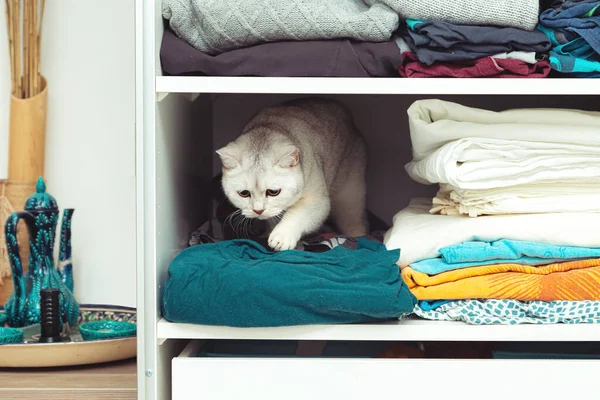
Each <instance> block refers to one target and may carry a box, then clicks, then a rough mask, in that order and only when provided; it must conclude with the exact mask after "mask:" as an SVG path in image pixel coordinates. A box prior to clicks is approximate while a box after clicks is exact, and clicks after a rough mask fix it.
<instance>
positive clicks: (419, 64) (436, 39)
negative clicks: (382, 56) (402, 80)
mask: <svg viewBox="0 0 600 400" xmlns="http://www.w3.org/2000/svg"><path fill="white" fill-rule="evenodd" d="M390 2H393V1H390ZM413 3H416V4H418V6H416V7H415V8H419V9H420V10H419V11H420V13H419V12H417V10H414V11H413V12H411V13H409V14H405V15H404V16H405V17H406V18H407V19H406V29H404V30H401V34H400V36H401V37H400V38H398V39H397V42H398V46H399V47H400V48H401V51H402V53H403V57H404V63H403V65H402V66H401V67H400V70H399V72H400V74H401V75H402V76H405V77H414V78H418V77H457V78H473V77H496V78H516V77H523V78H543V77H546V76H548V74H549V72H550V65H549V64H548V62H547V61H545V58H546V56H547V52H548V50H549V49H550V41H549V39H548V38H547V37H545V35H543V34H540V32H539V31H537V30H534V28H535V25H536V22H537V14H538V12H539V4H538V2H537V1H524V2H519V3H516V4H515V2H506V1H504V2H483V1H478V2H476V3H477V4H472V5H469V7H464V5H462V4H458V3H455V4H454V6H455V8H450V9H449V10H448V9H446V8H445V7H440V5H439V4H438V2H437V1H436V2H433V1H429V2H428V1H425V2H413ZM450 4H451V5H452V2H450ZM426 6H429V7H430V8H431V9H427V7H426ZM515 6H516V7H518V8H519V9H518V10H515V9H514V7H515ZM440 9H443V10H445V11H446V12H447V13H446V14H444V13H440V12H439V11H440ZM473 13H475V14H476V15H473ZM401 15H402V14H401Z"/></svg>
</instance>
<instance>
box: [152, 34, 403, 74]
mask: <svg viewBox="0 0 600 400" xmlns="http://www.w3.org/2000/svg"><path fill="white" fill-rule="evenodd" d="M160 60H161V63H162V68H163V71H164V73H165V74H167V75H217V76H290V77H298V76H306V77H326V76H335V77H369V76H377V77H399V74H398V68H399V67H400V65H401V64H402V55H401V54H400V50H399V49H398V46H397V45H396V43H395V42H393V41H389V42H383V43H371V42H355V41H350V40H314V41H306V42H289V41H286V42H273V43H265V44H260V45H257V46H252V47H247V48H243V49H238V50H232V51H228V52H226V53H221V54H218V55H215V56H210V55H208V54H205V53H202V52H201V51H200V50H198V49H196V48H194V47H192V46H190V45H189V44H188V43H186V42H185V41H184V40H182V39H180V38H178V37H177V36H176V35H175V34H174V33H173V32H172V31H170V30H165V33H164V35H163V39H162V45H161V48H160Z"/></svg>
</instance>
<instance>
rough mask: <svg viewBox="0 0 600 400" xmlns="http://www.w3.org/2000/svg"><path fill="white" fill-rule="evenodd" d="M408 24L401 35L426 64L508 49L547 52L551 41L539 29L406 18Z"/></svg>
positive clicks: (498, 52) (473, 57)
mask: <svg viewBox="0 0 600 400" xmlns="http://www.w3.org/2000/svg"><path fill="white" fill-rule="evenodd" d="M407 25H408V29H406V30H405V31H404V32H402V38H403V39H404V40H406V42H407V43H408V44H409V46H410V48H411V50H412V52H413V53H414V54H415V55H416V56H417V58H418V59H419V61H420V62H421V63H423V64H426V65H431V64H433V63H435V62H439V61H466V60H475V59H479V58H484V57H488V56H493V55H496V54H500V53H507V52H511V51H524V52H534V53H544V52H546V53H547V52H548V51H549V50H550V40H549V39H548V38H547V37H546V35H544V34H542V33H541V32H539V31H526V30H523V29H518V28H509V27H497V26H471V25H456V24H451V23H448V22H442V21H417V20H408V21H407Z"/></svg>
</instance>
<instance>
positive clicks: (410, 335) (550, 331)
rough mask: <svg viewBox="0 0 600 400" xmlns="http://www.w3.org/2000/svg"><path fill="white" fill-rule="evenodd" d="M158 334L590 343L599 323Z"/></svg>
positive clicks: (174, 332)
mask: <svg viewBox="0 0 600 400" xmlns="http://www.w3.org/2000/svg"><path fill="white" fill-rule="evenodd" d="M157 337H158V340H159V341H160V342H164V341H165V340H167V339H247V340H372V341H377V340H380V341H524V342H526V341H536V342H542V341H547V342H552V341H574V342H587V341H590V342H593V341H597V340H598V338H599V337H600V324H551V325H468V324H466V323H463V322H442V321H427V320H423V319H419V318H413V319H409V320H405V321H393V322H386V323H380V324H356V325H312V326H297V327H296V326H295V327H281V328H229V327H218V326H205V325H193V324H177V323H172V322H168V321H166V320H164V319H161V320H160V321H159V322H158V328H157Z"/></svg>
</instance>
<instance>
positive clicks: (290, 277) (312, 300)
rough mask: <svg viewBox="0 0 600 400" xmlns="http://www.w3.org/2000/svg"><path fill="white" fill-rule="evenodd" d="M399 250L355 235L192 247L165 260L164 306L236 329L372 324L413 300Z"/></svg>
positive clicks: (173, 314) (169, 315) (175, 314)
mask: <svg viewBox="0 0 600 400" xmlns="http://www.w3.org/2000/svg"><path fill="white" fill-rule="evenodd" d="M399 256H400V252H399V250H390V251H388V250H387V249H386V248H385V246H384V245H382V244H381V243H377V242H373V241H369V240H367V239H364V238H361V239H359V243H358V247H357V248H356V250H349V249H347V248H344V247H342V246H338V247H335V248H334V249H332V250H330V251H327V252H324V253H309V252H304V251H297V250H288V251H282V252H277V253H274V252H271V251H268V250H266V249H265V248H264V247H262V246H261V245H259V244H258V243H256V242H253V241H249V240H231V241H223V242H217V243H211V244H203V245H198V246H192V247H189V248H187V249H185V250H183V251H182V252H181V253H180V254H179V255H178V256H177V257H175V259H174V260H173V261H172V262H171V265H170V266H169V277H168V279H167V281H166V283H165V288H164V292H163V298H162V312H163V316H164V317H165V319H167V320H168V321H171V322H182V323H193V324H203V325H220V326H235V327H273V326H290V325H310V324H344V323H361V322H374V321H379V320H386V319H392V318H399V317H401V316H403V315H406V314H410V313H411V312H412V310H413V308H414V306H415V304H416V299H415V297H414V296H413V295H412V294H411V293H410V291H409V290H408V288H407V287H406V285H405V284H404V282H403V281H402V278H401V277H400V271H399V269H398V266H397V265H396V261H398V258H399Z"/></svg>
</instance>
